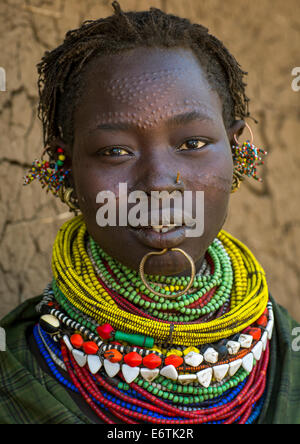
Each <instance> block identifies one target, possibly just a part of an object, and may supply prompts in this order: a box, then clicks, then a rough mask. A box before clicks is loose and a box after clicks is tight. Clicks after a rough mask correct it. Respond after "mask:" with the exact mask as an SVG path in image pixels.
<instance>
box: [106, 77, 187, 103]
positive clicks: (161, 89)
mask: <svg viewBox="0 0 300 444" xmlns="http://www.w3.org/2000/svg"><path fill="white" fill-rule="evenodd" d="M184 74H186V70H184V69H181V68H174V69H162V70H160V71H154V72H145V73H141V74H140V75H138V76H133V77H122V78H119V79H112V80H109V81H104V82H103V83H102V84H103V86H104V87H105V88H106V90H107V92H109V93H110V94H111V95H112V97H113V98H115V99H117V100H118V102H120V103H124V104H127V105H135V106H136V105H137V104H138V103H140V104H143V105H144V104H145V102H146V103H147V104H148V105H149V106H150V107H151V106H154V105H155V103H157V101H158V100H161V99H162V98H164V97H165V96H167V95H168V94H169V93H170V91H171V90H172V88H174V87H176V84H177V82H178V80H179V79H180V78H182V77H183V75H184Z"/></svg>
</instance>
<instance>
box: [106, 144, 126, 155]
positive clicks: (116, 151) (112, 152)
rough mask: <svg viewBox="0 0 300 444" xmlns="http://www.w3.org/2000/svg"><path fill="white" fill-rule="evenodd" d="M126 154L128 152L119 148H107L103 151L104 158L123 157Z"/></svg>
mask: <svg viewBox="0 0 300 444" xmlns="http://www.w3.org/2000/svg"><path fill="white" fill-rule="evenodd" d="M126 154H129V152H128V151H127V150H125V149H124V148H121V147H119V146H115V147H111V148H107V149H106V150H104V151H103V155H104V156H124V155H126Z"/></svg>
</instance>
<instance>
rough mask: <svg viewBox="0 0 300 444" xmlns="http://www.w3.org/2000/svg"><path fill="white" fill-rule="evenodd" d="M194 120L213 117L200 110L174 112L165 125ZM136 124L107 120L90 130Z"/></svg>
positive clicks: (105, 129) (112, 128) (125, 129)
mask: <svg viewBox="0 0 300 444" xmlns="http://www.w3.org/2000/svg"><path fill="white" fill-rule="evenodd" d="M195 120H201V121H203V120H210V121H212V120H213V118H212V116H211V115H209V114H207V113H204V112H202V111H197V110H194V111H190V112H186V113H180V114H176V115H175V116H171V117H170V118H169V119H167V120H166V122H165V123H166V125H167V126H168V127H169V126H174V125H175V126H180V125H185V124H187V123H190V122H193V121H195ZM135 126H136V125H135V124H134V122H113V123H111V122H107V123H100V124H99V125H97V126H96V127H95V128H94V129H92V130H91V132H93V131H95V130H104V131H128V130H131V129H132V128H133V127H135Z"/></svg>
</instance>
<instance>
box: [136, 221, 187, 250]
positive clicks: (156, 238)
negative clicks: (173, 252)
mask: <svg viewBox="0 0 300 444" xmlns="http://www.w3.org/2000/svg"><path fill="white" fill-rule="evenodd" d="M129 229H130V230H131V232H132V233H133V234H134V236H135V237H136V238H137V239H138V240H139V241H140V242H141V243H142V244H144V245H146V246H147V247H150V248H158V249H159V248H161V249H163V248H172V247H175V246H177V245H179V244H181V243H182V242H183V241H184V239H185V237H186V235H185V229H186V227H185V225H176V224H168V225H149V226H145V227H143V226H138V227H132V226H130V225H129Z"/></svg>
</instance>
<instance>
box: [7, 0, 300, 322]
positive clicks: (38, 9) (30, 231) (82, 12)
mask: <svg viewBox="0 0 300 444" xmlns="http://www.w3.org/2000/svg"><path fill="white" fill-rule="evenodd" d="M110 4H111V1H107V0H53V1H50V0H36V1H21V0H1V3H0V29H1V37H0V43H1V52H0V66H2V67H3V68H5V70H6V75H7V85H6V89H7V91H6V92H0V138H1V139H0V153H1V154H0V178H1V188H0V247H1V255H0V317H1V316H2V315H4V314H6V313H7V312H8V311H9V310H11V309H12V308H13V307H15V306H16V305H17V304H19V303H20V302H22V301H23V300H25V299H26V298H29V297H32V296H35V295H37V294H39V293H40V292H41V291H42V289H43V288H44V286H45V285H46V284H47V283H48V281H49V279H50V276H51V267H50V258H51V247H52V243H53V240H54V237H55V234H56V232H57V229H58V228H59V226H60V225H61V223H62V222H63V221H64V220H66V218H67V217H68V213H66V208H65V207H64V206H63V205H62V204H60V202H59V201H58V200H57V199H54V198H53V197H51V196H48V195H46V194H45V193H44V192H42V191H41V189H40V187H39V185H38V184H33V185H31V186H30V187H26V188H25V187H22V182H23V179H22V178H23V175H24V172H25V170H26V168H27V167H29V166H30V164H31V162H32V160H33V159H34V158H36V157H38V156H39V155H40V153H41V149H42V133H41V126H40V122H39V120H38V119H37V115H36V105H37V87H36V81H37V75H36V68H35V66H36V64H37V63H38V62H39V60H40V58H41V57H42V55H43V53H44V51H45V50H49V49H52V48H53V47H55V46H56V45H58V44H59V43H60V42H61V41H62V39H63V37H64V34H65V32H66V31H67V30H69V29H71V28H75V27H77V26H79V24H80V23H81V22H82V21H83V20H85V19H93V18H98V17H100V16H106V15H109V14H111V13H112V9H111V6H110ZM121 5H122V7H123V9H125V10H129V9H137V10H141V9H145V8H148V7H149V6H154V7H159V8H162V9H164V10H166V11H167V12H171V13H175V14H178V15H182V16H186V17H188V18H190V19H191V20H192V21H195V22H199V23H202V24H204V25H205V26H207V27H208V28H209V29H210V31H211V32H212V33H214V34H215V35H217V36H218V37H219V38H220V39H221V40H222V41H223V42H224V43H225V45H226V46H227V47H228V48H229V50H230V51H231V52H232V53H233V54H234V55H235V56H236V58H237V59H238V61H239V62H240V64H241V65H242V67H243V69H244V70H246V71H248V72H249V77H248V96H249V97H250V98H252V101H251V111H252V113H253V115H254V116H255V117H256V118H257V119H258V120H259V125H254V124H253V125H252V127H253V130H254V133H255V142H256V143H257V145H260V144H261V145H262V146H263V147H264V148H265V149H266V150H267V151H268V152H269V153H270V154H269V156H268V159H267V164H266V167H265V168H264V170H263V172H262V175H263V177H264V184H263V185H262V186H260V185H256V184H249V185H248V184H246V185H244V186H243V189H242V191H241V192H239V193H237V194H235V195H233V197H232V203H231V209H230V214H229V218H228V221H227V223H226V227H225V228H226V229H227V230H228V231H230V232H231V233H232V234H233V235H235V236H237V237H239V238H240V239H241V240H242V241H243V242H245V243H246V244H247V245H248V246H249V248H251V249H252V251H253V252H254V253H255V254H256V256H257V258H258V259H259V260H260V262H261V263H262V264H263V266H264V267H265V270H266V272H267V276H268V280H269V285H270V289H271V291H272V293H273V295H274V297H275V298H276V299H277V301H279V302H280V303H281V304H283V305H284V306H285V307H287V309H288V310H289V311H290V312H291V314H292V315H293V316H294V317H295V318H297V319H298V320H299V321H300V286H299V276H300V243H299V240H300V236H299V235H300V210H299V196H298V193H299V183H300V180H299V176H300V175H299V168H300V153H299V147H298V140H299V123H300V100H299V99H300V92H298V93H297V92H294V91H293V90H292V88H291V82H292V76H291V71H292V68H293V67H295V66H300V55H299V43H300V42H299V40H300V39H299V33H300V14H299V13H300V3H299V0H286V1H285V2H283V1H282V0H243V1H242V2H241V1H239V0H227V1H226V2H225V1H223V0H201V1H200V0H151V1H150V0H140V1H139V0H121Z"/></svg>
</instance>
